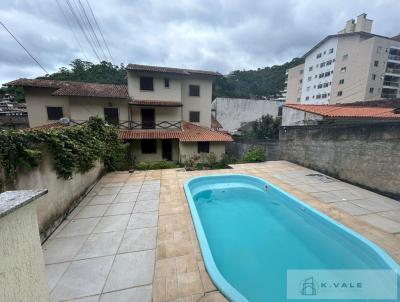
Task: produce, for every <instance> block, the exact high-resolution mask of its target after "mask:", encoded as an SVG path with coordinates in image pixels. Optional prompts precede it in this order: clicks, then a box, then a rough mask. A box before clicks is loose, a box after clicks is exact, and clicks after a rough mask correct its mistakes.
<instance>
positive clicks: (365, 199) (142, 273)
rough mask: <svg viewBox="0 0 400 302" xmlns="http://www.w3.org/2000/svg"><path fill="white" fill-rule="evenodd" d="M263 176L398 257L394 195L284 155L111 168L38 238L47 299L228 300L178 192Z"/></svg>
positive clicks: (398, 209)
mask: <svg viewBox="0 0 400 302" xmlns="http://www.w3.org/2000/svg"><path fill="white" fill-rule="evenodd" d="M212 174H248V175H254V176H258V177H261V178H263V179H265V180H267V181H269V182H271V183H273V184H275V185H277V186H279V187H280V188H282V189H283V190H285V191H287V192H288V193H290V194H292V195H294V196H295V197H297V198H299V199H300V200H302V201H304V202H306V203H308V204H309V205H311V206H313V207H314V208H316V209H317V210H319V211H321V212H323V213H325V214H327V215H329V216H330V217H332V218H334V219H336V220H337V221H339V222H341V223H342V224H344V225H346V226H348V227H350V228H352V229H353V230H354V231H356V232H358V233H360V234H361V235H363V236H365V237H366V238H368V239H369V240H371V241H373V242H374V243H376V244H377V245H379V246H380V247H381V248H383V249H384V250H385V251H386V252H387V253H388V254H389V255H390V256H392V257H393V259H394V260H396V261H397V262H400V218H399V217H400V202H398V201H396V200H393V199H390V198H387V197H384V196H381V195H379V194H376V193H374V192H371V191H368V190H365V189H362V188H359V187H357V186H354V185H351V184H348V183H345V182H342V181H339V180H336V179H333V178H329V177H326V176H324V175H322V174H321V173H318V172H316V171H313V170H310V169H307V168H304V167H302V166H299V165H296V164H293V163H290V162H286V161H269V162H264V163H254V164H236V165H232V169H224V170H207V171H206V170H203V171H190V172H189V171H184V170H179V169H178V170H177V169H167V170H149V171H135V172H134V173H128V172H114V173H109V174H107V175H105V176H104V177H102V178H101V180H100V181H99V182H98V183H97V184H96V185H95V186H94V187H93V189H92V190H91V191H90V193H89V194H88V195H87V196H86V197H85V198H84V199H83V200H82V202H81V203H80V204H79V205H78V206H77V207H76V208H75V209H74V210H73V211H72V212H71V213H70V214H69V216H68V218H67V219H66V220H65V221H64V222H63V223H62V224H61V225H60V226H59V227H58V229H57V230H56V231H55V232H54V233H53V234H52V235H51V237H50V238H49V239H48V240H47V241H46V242H45V243H44V245H43V252H44V258H45V263H46V271H47V275H48V284H49V289H50V296H51V301H75V302H76V301H80V302H95V301H101V302H104V301H113V302H120V301H133V302H135V301H138V302H139V301H143V302H144V301H180V302H184V301H185V302H186V301H226V299H225V298H224V297H223V296H222V295H221V294H220V293H219V292H218V290H217V289H216V288H215V286H214V284H213V282H212V281H211V280H210V278H209V276H208V274H207V271H206V269H205V266H204V263H203V259H202V256H201V252H200V249H199V246H198V242H197V238H196V233H195V230H194V227H193V224H192V219H191V216H190V210H189V208H188V204H187V202H186V197H185V194H184V192H183V183H184V182H185V181H186V180H187V179H189V178H191V177H194V176H200V175H212Z"/></svg>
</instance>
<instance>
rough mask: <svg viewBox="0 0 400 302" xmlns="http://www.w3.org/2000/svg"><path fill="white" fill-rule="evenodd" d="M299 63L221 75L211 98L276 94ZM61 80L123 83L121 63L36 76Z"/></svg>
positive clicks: (76, 65)
mask: <svg viewBox="0 0 400 302" xmlns="http://www.w3.org/2000/svg"><path fill="white" fill-rule="evenodd" d="M300 62H301V59H299V58H296V59H293V60H292V61H291V62H287V63H285V64H282V65H274V66H272V67H265V68H259V69H257V70H235V71H232V72H231V73H229V74H228V75H225V76H223V77H220V78H217V79H216V80H215V83H214V86H213V99H214V98H215V97H231V98H264V97H269V96H275V95H278V94H279V92H280V91H281V90H283V88H284V87H285V71H286V69H288V68H291V67H293V66H295V65H297V64H299V63H300ZM39 79H52V80H64V81H82V82H89V83H101V84H126V83H127V77H126V70H125V66H124V65H123V64H121V65H120V66H117V65H113V64H111V63H109V62H101V63H99V64H94V63H91V62H87V61H82V60H80V59H75V60H73V61H72V62H71V63H70V64H69V67H62V68H60V69H59V71H57V72H55V73H53V74H50V75H47V76H45V77H39ZM10 92H12V93H15V92H18V96H19V97H18V100H19V101H21V100H23V95H22V94H21V93H22V90H20V89H19V90H18V91H15V88H13V87H9V88H5V87H3V88H1V89H0V97H1V96H2V94H5V93H10Z"/></svg>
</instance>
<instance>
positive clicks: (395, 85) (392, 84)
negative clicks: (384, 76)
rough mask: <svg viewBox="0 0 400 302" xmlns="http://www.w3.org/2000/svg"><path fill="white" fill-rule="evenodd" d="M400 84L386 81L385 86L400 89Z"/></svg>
mask: <svg viewBox="0 0 400 302" xmlns="http://www.w3.org/2000/svg"><path fill="white" fill-rule="evenodd" d="M399 84H400V83H399V82H392V81H384V82H383V86H390V87H399Z"/></svg>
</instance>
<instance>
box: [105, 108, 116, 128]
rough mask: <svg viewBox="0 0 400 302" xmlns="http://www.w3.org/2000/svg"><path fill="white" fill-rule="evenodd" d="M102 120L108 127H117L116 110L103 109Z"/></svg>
mask: <svg viewBox="0 0 400 302" xmlns="http://www.w3.org/2000/svg"><path fill="white" fill-rule="evenodd" d="M104 120H105V121H106V122H107V123H108V124H110V125H115V126H118V124H119V116H118V108H104Z"/></svg>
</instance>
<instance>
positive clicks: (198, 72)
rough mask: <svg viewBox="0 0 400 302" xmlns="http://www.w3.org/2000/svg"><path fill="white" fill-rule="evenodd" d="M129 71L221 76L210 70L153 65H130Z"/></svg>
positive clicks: (127, 67)
mask: <svg viewBox="0 0 400 302" xmlns="http://www.w3.org/2000/svg"><path fill="white" fill-rule="evenodd" d="M126 69H128V70H134V71H143V72H161V73H172V74H178V75H186V76H190V75H206V76H221V74H220V73H219V72H215V71H208V70H196V69H187V68H173V67H164V66H151V65H140V64H128V66H126Z"/></svg>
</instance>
